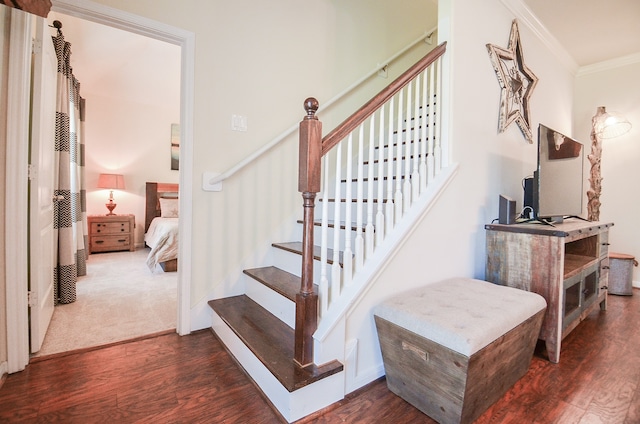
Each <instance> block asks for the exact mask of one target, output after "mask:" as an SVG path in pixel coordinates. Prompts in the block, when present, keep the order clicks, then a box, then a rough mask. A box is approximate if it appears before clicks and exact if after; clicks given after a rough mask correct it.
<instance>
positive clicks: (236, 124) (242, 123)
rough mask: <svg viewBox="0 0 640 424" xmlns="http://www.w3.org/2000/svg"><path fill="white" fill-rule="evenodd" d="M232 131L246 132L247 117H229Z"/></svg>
mask: <svg viewBox="0 0 640 424" xmlns="http://www.w3.org/2000/svg"><path fill="white" fill-rule="evenodd" d="M231 130H232V131H243V132H244V131H247V117H246V116H242V115H231Z"/></svg>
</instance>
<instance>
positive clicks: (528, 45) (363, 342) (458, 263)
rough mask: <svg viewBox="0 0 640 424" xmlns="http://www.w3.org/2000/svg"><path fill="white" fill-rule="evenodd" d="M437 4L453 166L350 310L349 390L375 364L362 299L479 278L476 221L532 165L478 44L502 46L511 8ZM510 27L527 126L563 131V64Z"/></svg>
mask: <svg viewBox="0 0 640 424" xmlns="http://www.w3.org/2000/svg"><path fill="white" fill-rule="evenodd" d="M439 10H440V22H441V23H446V22H450V25H451V28H450V31H451V38H450V40H449V44H448V46H447V54H448V55H450V57H449V59H450V60H451V62H452V64H451V68H452V72H453V74H452V77H451V81H452V85H451V89H452V93H451V94H452V98H451V99H450V101H451V113H452V115H451V116H452V117H451V120H452V127H451V139H452V145H453V155H452V156H453V160H454V161H455V162H457V163H458V164H459V171H458V174H457V175H456V177H455V179H454V181H453V182H452V183H451V185H450V186H449V188H448V189H447V191H446V192H445V193H444V195H443V196H442V197H441V198H440V199H439V201H438V202H437V204H436V205H435V207H434V208H433V209H432V210H431V211H430V212H429V213H428V215H427V216H426V218H425V219H424V222H423V223H422V224H421V225H420V226H419V228H418V229H417V230H416V232H415V233H414V234H413V235H412V236H411V237H410V239H409V240H407V242H406V244H405V245H404V246H403V248H402V250H401V251H400V252H399V253H398V254H397V256H396V257H395V260H394V262H393V263H392V264H391V265H390V266H388V267H387V269H386V270H385V271H384V272H383V274H382V275H381V276H380V277H379V279H378V281H377V282H376V286H375V287H374V288H373V289H371V291H370V292H369V294H368V297H367V299H365V300H363V301H361V302H360V304H358V305H357V306H356V308H354V310H352V311H351V313H350V316H349V321H348V323H347V340H348V342H349V341H351V340H353V339H357V340H358V356H357V361H356V366H357V372H356V377H355V379H354V381H352V382H348V384H349V385H351V386H350V387H349V390H353V389H354V388H356V387H357V386H359V385H361V384H365V383H366V382H368V381H370V380H371V379H372V378H375V377H376V376H377V374H378V373H380V372H381V371H382V359H381V356H380V353H379V345H378V340H377V335H376V332H375V324H374V321H373V317H372V312H371V310H372V308H373V307H374V306H375V305H376V304H378V303H380V302H382V301H383V300H384V299H385V298H388V297H389V296H392V295H395V294H397V293H400V292H402V291H406V290H408V289H410V288H413V287H416V286H420V285H425V284H428V283H432V282H435V281H438V280H441V279H444V278H448V277H454V276H460V277H473V278H479V279H483V278H484V274H485V230H484V225H485V224H488V223H490V222H491V221H492V220H494V219H497V218H498V195H499V194H505V195H508V196H510V197H512V198H514V199H516V200H517V208H521V207H522V200H523V192H522V186H521V180H522V178H525V177H526V176H528V175H530V174H532V172H533V170H534V169H535V166H536V161H537V153H536V149H537V144H535V143H534V144H529V143H528V142H527V141H525V138H524V137H523V136H522V134H521V132H520V130H519V128H518V127H517V126H516V125H515V123H514V124H512V125H511V126H510V127H508V129H507V130H506V131H505V132H504V133H501V134H498V130H497V128H498V110H499V104H500V103H499V102H500V87H499V85H498V82H497V79H496V75H495V72H494V70H493V68H492V66H491V62H490V60H489V56H488V53H487V49H486V47H485V45H486V44H487V43H491V44H495V45H498V46H501V47H504V48H506V47H507V45H508V40H509V33H510V28H511V22H512V20H513V19H514V17H515V16H514V14H513V13H512V12H510V11H509V10H508V9H507V8H506V7H505V6H504V4H503V3H502V2H501V1H499V0H487V1H483V2H477V1H475V0H446V1H445V0H441V1H440V2H439ZM519 30H520V39H521V43H522V49H523V51H524V61H525V64H526V65H527V66H528V67H529V68H530V69H531V71H532V72H533V73H534V74H535V75H536V76H537V77H538V78H539V83H538V85H537V87H536V88H535V90H534V91H533V94H532V97H531V103H530V106H531V126H532V129H533V130H534V133H535V132H537V127H538V124H539V123H545V124H547V125H550V126H552V127H555V128H558V129H562V130H565V131H570V129H571V117H572V99H573V77H572V74H571V71H570V70H569V69H566V68H564V66H563V65H562V64H561V63H560V61H559V60H558V58H557V56H556V52H552V51H550V49H549V48H548V47H547V46H546V45H545V43H543V42H542V41H541V40H539V39H538V38H537V37H536V36H535V35H534V32H533V31H532V30H531V28H529V27H527V26H526V25H525V24H524V23H523V22H520V23H519ZM441 31H442V32H443V33H444V32H446V30H445V29H442V30H441ZM534 141H535V138H534ZM415 264H420V266H419V268H416V266H415ZM391 287H392V288H393V289H390V288H391Z"/></svg>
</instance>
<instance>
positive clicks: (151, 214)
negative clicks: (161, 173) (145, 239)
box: [144, 182, 178, 233]
mask: <svg viewBox="0 0 640 424" xmlns="http://www.w3.org/2000/svg"><path fill="white" fill-rule="evenodd" d="M177 196H178V184H176V183H150V182H147V187H146V201H145V210H144V232H145V233H146V232H147V230H148V229H149V225H151V221H153V218H155V217H157V216H160V200H159V199H160V198H162V197H171V198H176V197H177Z"/></svg>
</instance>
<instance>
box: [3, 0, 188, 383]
mask: <svg viewBox="0 0 640 424" xmlns="http://www.w3.org/2000/svg"><path fill="white" fill-rule="evenodd" d="M52 3H53V7H52V10H53V11H56V12H60V13H63V14H66V15H71V16H75V17H78V18H81V19H85V20H88V21H92V22H96V23H100V24H103V25H107V26H111V27H114V28H118V29H121V30H124V31H128V32H133V33H136V34H139V35H143V36H146V37H150V38H154V39H156V40H161V41H165V42H167V43H171V44H175V45H178V46H179V47H180V50H181V66H180V69H181V72H180V140H181V142H180V168H181V170H180V211H181V212H180V220H179V232H180V240H179V245H178V257H179V258H180V267H179V268H178V272H177V273H178V289H177V290H178V305H177V315H178V316H177V328H176V331H177V333H178V334H180V335H185V334H189V333H190V332H191V284H190V282H191V238H192V214H193V210H192V204H193V202H192V197H193V194H192V192H193V177H192V172H191V171H192V169H193V113H194V112H193V98H194V75H195V72H194V70H195V34H194V33H193V32H191V31H186V30H183V29H181V28H176V27H173V26H170V25H167V24H164V23H161V22H156V21H153V20H151V19H148V18H144V17H141V16H137V15H133V14H131V13H127V12H124V11H121V10H118V9H113V8H110V7H107V6H103V5H100V4H96V3H93V2H90V1H82V0H53V1H52ZM11 18H12V19H11V40H10V53H9V55H10V60H9V64H10V66H9V71H8V73H9V75H8V78H9V90H10V91H9V92H8V93H7V95H8V97H9V102H8V104H9V107H8V110H7V117H8V119H7V134H8V137H7V155H6V161H7V169H6V187H7V189H6V204H7V205H12V207H11V208H6V217H5V225H6V227H5V228H6V232H5V246H11V249H6V252H7V253H6V280H5V283H6V293H7V296H6V308H7V309H6V311H7V368H8V372H9V373H13V372H17V371H21V370H23V369H24V368H25V367H26V365H27V364H28V363H29V337H28V334H29V317H28V308H27V279H28V269H27V268H28V267H27V246H28V244H27V228H28V216H29V214H28V207H27V167H28V165H27V164H28V143H26V142H25V140H28V123H29V119H28V118H29V90H30V82H29V74H30V73H29V69H30V61H31V30H32V25H31V19H30V15H28V14H26V13H24V12H20V11H15V10H12V16H11ZM9 256H11V258H9Z"/></svg>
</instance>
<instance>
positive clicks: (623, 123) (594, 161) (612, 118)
mask: <svg viewBox="0 0 640 424" xmlns="http://www.w3.org/2000/svg"><path fill="white" fill-rule="evenodd" d="M630 129H631V123H630V122H629V121H628V120H627V119H626V118H625V117H623V116H621V115H619V114H617V113H615V112H611V113H610V112H607V111H606V110H605V107H604V106H599V107H598V109H597V111H596V114H595V115H594V116H593V118H592V119H591V153H590V154H589V155H588V158H589V162H591V177H590V178H589V183H590V188H589V190H588V191H587V199H588V201H587V210H588V219H589V221H598V220H600V204H601V203H600V193H601V192H602V172H601V169H600V163H601V161H602V140H604V139H607V138H614V137H618V136H621V135H622V134H625V133H627V132H628V131H629V130H630Z"/></svg>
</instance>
